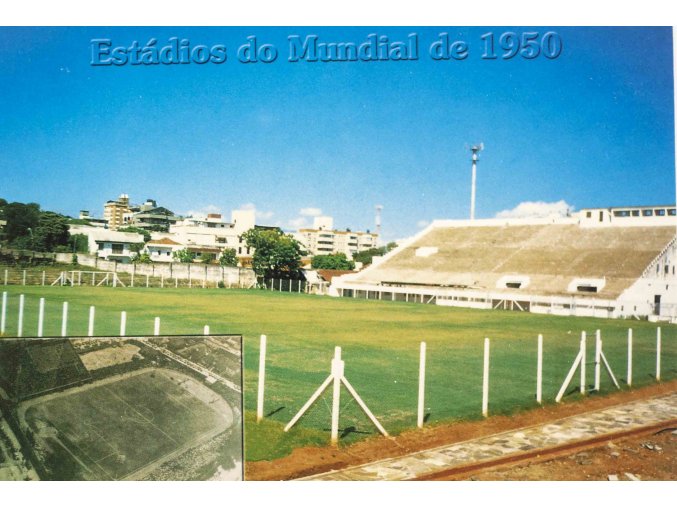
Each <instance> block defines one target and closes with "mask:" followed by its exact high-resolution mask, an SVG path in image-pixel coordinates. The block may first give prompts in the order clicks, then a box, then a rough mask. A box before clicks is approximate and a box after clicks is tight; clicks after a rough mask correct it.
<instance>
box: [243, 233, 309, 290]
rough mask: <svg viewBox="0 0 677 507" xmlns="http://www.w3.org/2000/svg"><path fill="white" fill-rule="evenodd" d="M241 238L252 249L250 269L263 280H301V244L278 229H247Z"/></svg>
mask: <svg viewBox="0 0 677 507" xmlns="http://www.w3.org/2000/svg"><path fill="white" fill-rule="evenodd" d="M242 237H243V238H244V240H245V241H246V244H247V246H248V247H249V248H254V255H253V257H252V268H253V269H254V272H255V273H256V274H257V275H258V276H262V277H264V278H275V279H277V278H282V279H285V280H297V279H299V278H301V276H302V274H301V256H302V255H303V254H304V252H303V249H302V248H301V244H300V243H299V242H298V241H296V240H295V239H294V238H293V237H292V236H291V235H289V234H284V233H283V232H282V231H280V230H279V229H249V230H248V231H247V232H245V233H244V234H243V235H242Z"/></svg>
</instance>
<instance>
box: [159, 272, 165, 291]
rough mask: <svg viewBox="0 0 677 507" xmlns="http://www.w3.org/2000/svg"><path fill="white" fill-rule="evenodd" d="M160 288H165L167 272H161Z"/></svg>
mask: <svg viewBox="0 0 677 507" xmlns="http://www.w3.org/2000/svg"><path fill="white" fill-rule="evenodd" d="M160 288H161V289H164V288H165V274H164V273H161V274H160Z"/></svg>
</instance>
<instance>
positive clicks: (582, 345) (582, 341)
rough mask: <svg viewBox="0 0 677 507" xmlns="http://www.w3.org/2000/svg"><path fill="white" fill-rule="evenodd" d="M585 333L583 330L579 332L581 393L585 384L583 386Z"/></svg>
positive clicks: (584, 376)
mask: <svg viewBox="0 0 677 507" xmlns="http://www.w3.org/2000/svg"><path fill="white" fill-rule="evenodd" d="M586 338H587V336H586V334H585V331H583V332H581V385H580V392H581V394H585V390H586V386H585V378H586V375H585V353H586Z"/></svg>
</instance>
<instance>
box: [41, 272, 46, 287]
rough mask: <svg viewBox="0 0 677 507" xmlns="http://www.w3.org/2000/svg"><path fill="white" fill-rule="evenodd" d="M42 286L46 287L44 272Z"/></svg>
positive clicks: (43, 273)
mask: <svg viewBox="0 0 677 507" xmlns="http://www.w3.org/2000/svg"><path fill="white" fill-rule="evenodd" d="M42 286H43V287H44V286H45V272H44V270H43V272H42Z"/></svg>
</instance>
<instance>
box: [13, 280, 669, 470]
mask: <svg viewBox="0 0 677 507" xmlns="http://www.w3.org/2000/svg"><path fill="white" fill-rule="evenodd" d="M6 289H7V291H8V292H9V294H10V300H9V303H10V304H9V312H8V328H7V329H8V334H14V333H16V314H17V305H18V294H20V293H24V294H25V295H26V310H25V315H26V320H25V323H24V335H28V334H29V333H35V330H36V329H37V307H38V298H39V297H45V299H46V313H47V317H46V319H45V335H49V334H52V335H57V334H59V332H60V328H61V302H62V301H66V300H67V301H69V305H70V318H69V328H68V331H69V334H70V335H72V336H75V335H84V334H86V332H87V319H88V306H89V305H94V306H96V326H95V334H97V335H103V334H113V335H115V334H117V333H118V331H119V318H120V311H122V310H125V311H127V313H128V316H127V334H128V335H134V334H137V335H144V334H151V333H152V332H153V319H154V317H156V316H159V317H160V318H161V321H162V326H161V332H162V333H163V334H164V333H166V334H190V333H194V334H200V333H201V332H202V329H203V326H204V325H205V324H208V325H209V326H210V331H211V332H212V333H214V334H216V333H223V334H229V333H236V334H242V335H244V352H245V359H244V364H245V410H246V412H245V452H246V459H248V460H260V459H271V458H275V457H279V456H284V455H286V454H288V453H289V452H291V450H292V449H293V448H295V447H298V446H303V445H326V444H327V443H328V440H329V421H330V419H329V403H328V400H327V399H326V398H325V399H321V400H319V402H318V403H317V404H316V406H315V407H314V408H313V409H311V411H310V412H309V413H308V415H307V416H306V417H304V418H302V419H301V421H300V423H299V425H298V426H297V427H295V428H293V429H292V430H291V431H290V432H289V433H283V432H282V428H283V427H284V425H285V424H286V423H287V422H288V421H289V420H290V419H291V417H292V416H293V415H294V414H295V413H296V411H298V409H299V408H300V407H301V406H302V405H303V403H304V402H305V401H306V399H307V398H308V397H309V396H310V395H311V394H312V393H313V391H314V390H315V389H316V388H317V387H318V386H319V385H320V383H321V382H322V381H323V380H324V379H325V378H326V377H327V375H328V374H329V366H330V361H331V357H332V355H333V348H334V346H335V345H340V346H341V347H343V359H344V360H345V361H346V371H345V373H346V377H347V378H348V380H350V382H351V383H352V385H353V386H354V387H355V388H356V390H357V391H358V393H359V394H360V395H361V396H362V398H363V399H364V400H365V402H366V403H367V405H368V406H369V407H370V409H371V410H372V411H373V413H374V414H375V415H376V417H377V418H379V420H380V421H381V423H382V424H383V425H384V426H385V428H386V429H387V430H388V431H389V432H390V433H393V434H396V433H398V432H400V431H402V430H404V429H410V428H412V427H415V425H416V406H417V392H418V389H417V382H418V353H419V342H420V341H422V340H425V341H426V342H427V345H428V365H427V386H426V403H425V407H426V417H427V419H426V420H427V424H438V423H442V422H449V421H453V420H458V419H473V418H480V417H481V384H482V353H483V339H484V337H489V338H490V339H491V370H490V401H489V412H490V414H506V413H511V412H514V411H518V410H525V409H529V408H533V407H535V406H536V402H535V373H536V343H537V342H536V337H537V335H538V334H539V333H542V334H543V335H544V384H543V396H544V400H545V402H546V403H553V402H554V398H555V395H556V393H557V391H558V390H559V387H560V385H561V384H562V382H563V380H564V378H565V376H566V373H567V371H568V369H569V367H570V366H571V363H572V362H573V360H574V358H575V357H576V354H577V352H578V346H579V339H580V332H581V331H586V332H587V333H588V336H589V339H588V368H587V372H588V376H587V383H588V384H589V385H590V384H592V383H593V371H594V368H593V365H592V364H591V362H592V361H593V357H594V332H595V330H596V329H600V330H601V332H602V337H603V339H604V351H605V354H606V356H607V358H608V360H609V362H610V364H611V366H612V368H613V369H614V372H615V374H616V376H617V377H618V378H619V379H620V381H621V384H622V385H624V382H623V379H625V377H626V361H627V359H626V351H627V341H626V337H627V329H628V327H632V328H633V331H634V369H633V374H634V377H633V385H634V386H642V385H647V384H650V383H653V382H655V379H654V375H655V361H656V354H655V347H656V327H657V325H655V324H651V323H648V322H640V321H622V320H607V319H594V318H572V317H555V316H547V315H536V314H528V313H520V312H507V311H484V310H469V309H453V308H443V307H437V306H434V305H420V304H411V303H398V302H380V301H367V300H353V299H336V298H328V297H319V296H308V295H303V294H286V293H277V292H267V291H240V290H215V289H209V290H202V289H192V290H186V289H183V290H182V289H179V290H175V289H141V288H135V289H123V288H116V289H113V288H106V287H101V288H87V287H44V288H43V287H16V286H8V287H7V288H6ZM1 290H5V288H2V289H1ZM260 334H266V335H267V336H268V355H267V369H266V404H265V412H266V414H268V417H267V418H266V419H265V420H264V421H263V422H262V423H260V424H256V422H255V418H254V410H255V407H256V399H255V397H256V387H257V386H256V383H257V369H258V337H259V335H260ZM662 334H663V354H662V378H663V379H665V380H669V379H674V378H676V377H677V327H675V326H673V325H663V326H662ZM578 379H579V377H578V375H576V376H575V377H574V380H573V382H572V385H571V389H570V391H571V392H570V393H569V394H568V395H567V396H566V397H565V401H566V402H569V401H573V400H575V399H577V397H578V395H577V394H575V393H574V391H575V390H576V389H577V386H578V383H579V380H578ZM624 388H625V387H624ZM613 389H614V388H613V386H612V384H611V382H610V380H609V379H608V378H607V377H606V375H605V374H603V376H602V389H601V392H602V394H603V393H605V392H610V391H611V390H613ZM341 405H342V414H341V430H342V438H341V442H342V443H350V442H353V441H355V440H356V439H360V438H364V437H365V436H369V435H372V434H375V430H374V428H373V427H372V426H371V425H370V424H369V422H368V421H367V420H366V418H365V417H363V416H362V415H361V414H360V413H359V410H358V409H357V407H356V406H355V404H354V403H353V402H351V401H350V399H349V398H348V396H347V395H346V393H345V392H343V393H342V402H341Z"/></svg>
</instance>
